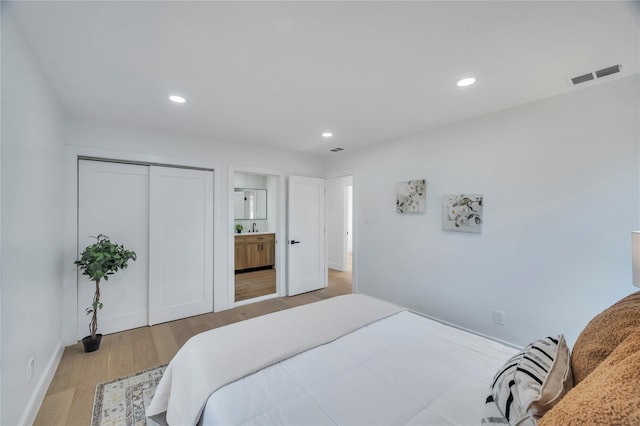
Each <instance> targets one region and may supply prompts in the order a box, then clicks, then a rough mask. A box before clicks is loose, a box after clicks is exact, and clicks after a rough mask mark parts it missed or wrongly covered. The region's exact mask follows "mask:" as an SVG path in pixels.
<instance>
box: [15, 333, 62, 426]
mask: <svg viewBox="0 0 640 426" xmlns="http://www.w3.org/2000/svg"><path fill="white" fill-rule="evenodd" d="M63 352H64V346H63V345H62V342H59V343H58V346H57V347H56V350H55V352H54V354H53V356H52V357H51V360H50V361H49V364H47V368H46V369H45V370H44V373H43V374H42V376H41V377H40V380H39V381H38V384H37V386H36V388H35V391H34V392H33V394H32V395H31V398H30V399H29V403H28V404H27V408H26V409H25V411H24V414H23V415H22V419H21V420H20V424H21V425H32V424H33V422H34V421H35V420H36V416H37V415H38V411H39V410H40V406H41V405H42V401H44V397H45V395H46V394H47V390H48V389H49V385H50V384H51V381H52V380H53V376H54V375H55V374H56V369H57V368H58V364H60V360H61V359H62V353H63Z"/></svg>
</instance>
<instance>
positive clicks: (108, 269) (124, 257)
mask: <svg viewBox="0 0 640 426" xmlns="http://www.w3.org/2000/svg"><path fill="white" fill-rule="evenodd" d="M92 238H95V239H96V240H97V241H96V243H95V244H92V245H90V246H87V247H86V248H85V249H84V251H83V252H82V253H81V254H80V259H79V260H76V261H75V262H73V263H74V264H75V265H77V266H78V267H79V268H80V270H81V271H82V275H86V276H88V277H89V280H91V281H93V282H95V283H96V291H95V293H94V295H93V303H92V304H91V306H90V307H88V308H87V309H86V311H87V315H92V317H91V322H90V323H89V331H90V332H91V337H92V338H93V339H95V338H96V332H97V330H98V310H100V309H102V306H103V305H102V302H100V280H102V279H104V280H105V281H107V280H108V279H109V275H113V274H115V273H116V272H118V271H119V270H120V269H126V268H127V266H128V265H127V262H128V261H129V260H133V261H135V260H136V253H135V252H134V251H131V250H127V249H125V248H124V246H123V245H118V244H114V243H112V242H111V241H110V240H109V237H107V236H106V235H102V234H100V235H98V236H97V237H92Z"/></svg>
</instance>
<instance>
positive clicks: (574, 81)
mask: <svg viewBox="0 0 640 426" xmlns="http://www.w3.org/2000/svg"><path fill="white" fill-rule="evenodd" d="M620 68H622V65H613V66H611V67H607V68H602V69H601V70H598V71H594V72H590V73H587V74H583V75H579V76H577V77H573V78H570V79H569V80H568V81H567V83H568V82H569V81H571V84H569V85H574V86H575V85H578V84H581V83H586V82H587V81H592V80H595V79H596V78H602V77H606V76H608V75H611V74H615V73H618V72H620Z"/></svg>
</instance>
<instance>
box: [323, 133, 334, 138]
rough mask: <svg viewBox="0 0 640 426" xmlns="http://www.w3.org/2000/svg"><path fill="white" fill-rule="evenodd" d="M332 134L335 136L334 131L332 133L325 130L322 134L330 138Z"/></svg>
mask: <svg viewBox="0 0 640 426" xmlns="http://www.w3.org/2000/svg"><path fill="white" fill-rule="evenodd" d="M331 136H333V133H331V132H324V133H323V134H322V137H323V138H330V137H331Z"/></svg>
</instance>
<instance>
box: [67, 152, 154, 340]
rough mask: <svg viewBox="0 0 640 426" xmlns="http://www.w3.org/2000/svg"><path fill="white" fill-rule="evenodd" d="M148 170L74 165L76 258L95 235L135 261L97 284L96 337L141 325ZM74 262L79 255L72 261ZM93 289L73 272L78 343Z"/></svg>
mask: <svg viewBox="0 0 640 426" xmlns="http://www.w3.org/2000/svg"><path fill="white" fill-rule="evenodd" d="M148 224H149V167H148V166H139V165H132V164H119V163H109V162H104V161H91V160H79V163H78V253H80V252H82V251H83V250H84V248H85V247H87V246H88V245H90V244H93V243H95V242H96V240H95V238H91V237H95V236H97V235H98V234H104V235H107V236H108V237H110V239H111V241H113V242H115V243H118V244H124V246H125V247H126V248H127V249H129V250H133V251H135V252H136V254H137V257H138V259H137V260H136V261H135V262H129V267H128V268H127V269H126V270H123V271H119V272H118V273H117V274H115V275H112V276H110V277H109V280H108V281H102V282H101V283H100V291H101V301H102V302H103V303H104V308H103V309H102V310H101V311H100V312H99V314H98V332H99V333H103V334H107V333H113V332H116V331H121V330H127V329H130V328H135V327H140V326H143V325H147V321H148V315H149V310H148V281H149V275H148V273H149V263H148V262H149V258H148V244H149V234H148V229H149V225H148ZM78 256H79V255H78ZM94 290H95V285H94V284H93V283H91V282H90V281H89V279H88V277H86V276H84V275H81V273H80V272H78V338H82V337H84V336H86V335H88V334H89V320H90V319H91V318H90V317H88V316H87V315H86V314H85V308H86V307H87V306H89V305H91V302H92V300H93V293H94Z"/></svg>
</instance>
